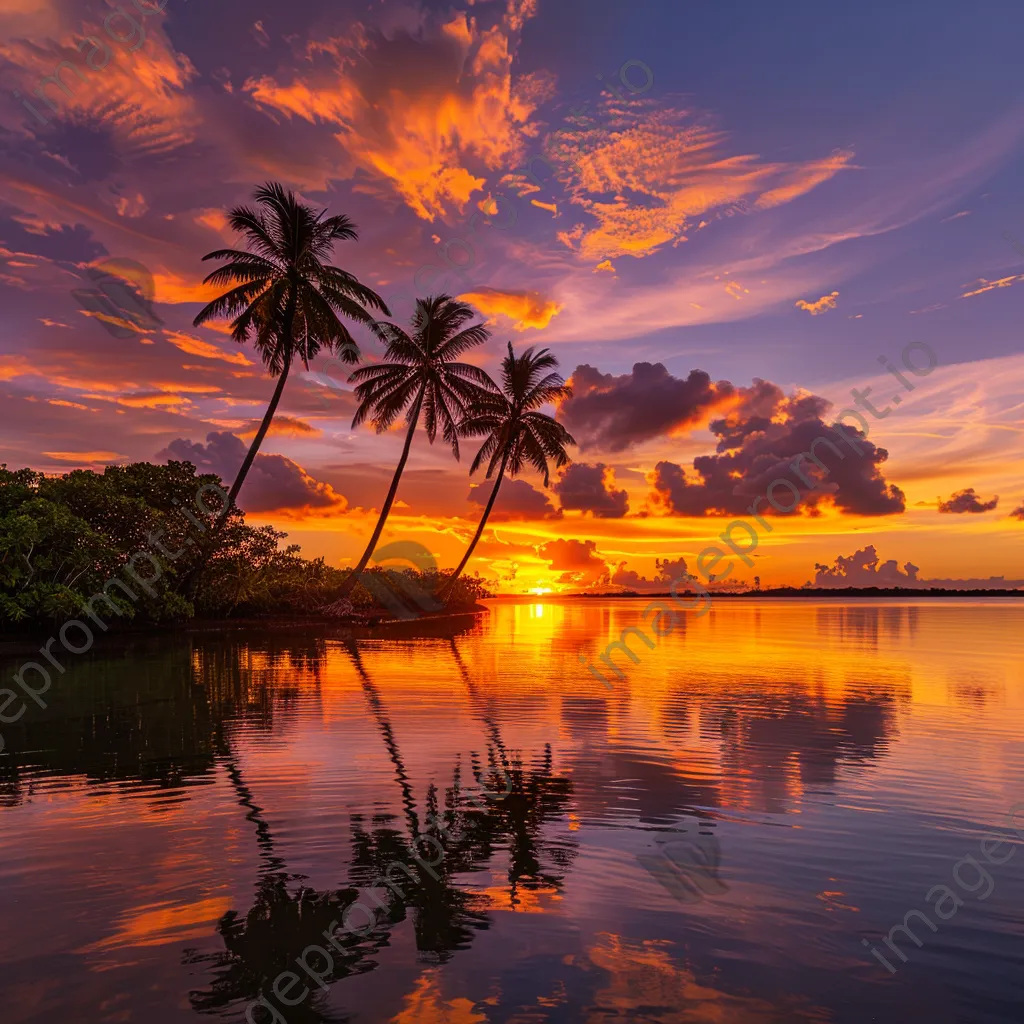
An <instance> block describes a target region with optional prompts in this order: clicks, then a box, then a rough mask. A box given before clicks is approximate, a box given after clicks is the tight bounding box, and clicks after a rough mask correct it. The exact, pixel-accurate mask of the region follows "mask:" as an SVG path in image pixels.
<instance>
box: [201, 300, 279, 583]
mask: <svg viewBox="0 0 1024 1024" xmlns="http://www.w3.org/2000/svg"><path fill="white" fill-rule="evenodd" d="M294 322H295V295H294V292H293V294H292V296H291V298H289V300H288V306H287V308H286V309H285V315H284V328H283V330H282V334H283V336H284V337H285V338H286V339H287V349H286V359H285V361H284V368H283V369H282V370H281V376H280V377H279V378H278V380H277V387H275V388H274V394H273V397H272V398H271V399H270V404H269V405H268V406H267V411H266V412H265V413H264V414H263V422H262V423H261V424H260V429H259V430H257V431H256V436H255V437H254V438H253V439H252V444H251V445H249V451H248V452H246V455H245V459H244V460H243V461H242V465H241V466H240V467H239V469H238V472H237V473H236V474H235V482H234V483H233V484H232V485H231V490H230V491H228V501H227V504H226V505H225V506H224V510H223V511H222V512H221V513H220V515H219V516H218V518H217V522H216V523H215V524H214V527H213V529H212V530H211V531H210V536H209V537H207V538H206V543H205V544H204V545H203V553H202V555H201V556H200V558H199V560H198V561H197V562H196V565H195V568H194V569H193V570H192V572H191V573H189V575H188V576H187V577H186V578H185V582H184V585H183V587H182V589H183V590H184V591H185V593H187V594H190V595H191V594H193V592H194V590H195V587H196V585H197V584H198V581H199V576H200V574H201V573H202V571H203V570H204V569H205V568H206V566H207V564H208V563H209V561H210V558H211V557H212V556H213V552H214V550H215V548H216V541H217V538H218V537H219V536H220V531H221V530H222V529H223V528H224V524H225V523H226V522H227V521H228V513H229V512H230V511H231V510H232V509H233V508H234V507H235V499H236V498H237V497H238V492H239V491H240V490H241V489H242V484H244V483H245V478H246V476H248V474H249V470H250V469H251V468H252V464H253V463H254V462H255V461H256V455H257V454H258V453H259V450H260V446H261V445H262V444H263V439H264V438H265V437H266V436H267V431H268V430H269V429H270V424H271V423H272V422H273V419H274V414H275V413H276V412H277V407H278V405H279V404H280V402H281V395H283V394H284V384H285V381H286V380H287V379H288V371H289V370H290V369H291V365H292V325H293V323H294Z"/></svg>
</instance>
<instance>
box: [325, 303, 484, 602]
mask: <svg viewBox="0 0 1024 1024" xmlns="http://www.w3.org/2000/svg"><path fill="white" fill-rule="evenodd" d="M474 315H475V311H474V310H473V308H472V306H469V305H467V304H466V303H465V302H459V301H458V300H456V299H453V298H452V297H451V296H449V295H434V296H428V297H427V298H426V299H417V300H416V310H415V312H414V313H413V316H412V327H413V333H412V334H411V335H409V334H406V333H405V331H403V330H402V328H401V327H399V326H398V325H397V324H393V323H389V322H382V323H379V324H378V325H377V330H378V332H379V335H380V337H381V338H382V339H383V340H384V341H386V343H387V350H386V351H385V353H384V359H383V361H382V362H380V363H375V364H374V365H372V366H364V367H361V368H360V369H358V370H356V371H355V373H353V374H352V376H351V377H350V378H349V381H350V382H351V383H355V384H356V389H355V393H356V397H357V398H358V399H359V403H360V404H359V408H358V409H356V414H355V417H354V418H353V420H352V426H353V427H357V426H359V424H360V423H363V422H364V421H366V420H369V421H370V422H371V423H372V424H373V426H374V429H375V430H376V431H377V433H378V434H381V433H383V432H384V431H385V430H387V429H388V428H389V427H390V426H391V425H392V424H393V423H394V422H395V420H396V419H398V417H399V416H400V415H401V413H402V412H403V411H405V422H406V424H407V429H406V433H405V445H404V446H403V448H402V455H401V457H400V458H399V460H398V466H397V468H396V469H395V475H394V478H393V479H392V481H391V487H390V489H389V490H388V494H387V497H386V498H385V499H384V504H383V505H382V506H381V510H380V515H379V516H378V518H377V525H376V527H375V528H374V531H373V534H372V535H371V536H370V541H369V543H368V544H367V545H366V550H365V551H364V552H363V556H362V558H360V559H359V562H358V563H357V565H356V567H355V568H354V569H353V570H352V572H351V574H350V575H349V576H348V578H347V579H346V580H345V582H344V584H343V585H342V588H341V592H340V596H339V598H338V600H337V601H335V602H334V603H333V604H331V605H328V606H327V608H326V609H325V611H326V612H328V613H329V614H333V613H335V612H337V613H341V612H343V611H345V610H346V606H347V597H348V594H349V593H351V591H352V589H353V588H354V587H355V585H356V582H357V580H358V579H359V577H360V575H361V574H362V572H363V570H364V569H365V568H366V564H367V562H369V560H370V556H371V555H372V554H373V550H374V548H375V547H376V546H377V541H378V540H379V539H380V535H381V532H382V531H383V529H384V523H385V521H386V520H387V518H388V513H389V512H390V511H391V506H392V505H393V504H394V501H395V495H396V494H397V493H398V482H399V480H401V478H402V471H403V470H404V469H405V464H406V462H407V461H408V458H409V449H410V448H411V447H412V439H413V435H414V434H415V433H416V427H417V424H418V423H419V420H420V414H421V413H422V415H423V426H424V429H425V430H426V432H427V440H428V441H429V442H430V443H431V444H433V443H434V439H435V438H436V437H437V431H438V428H440V430H441V434H442V436H443V437H444V440H445V441H446V442H447V443H448V444H450V445H451V447H452V453H453V454H454V455H455V458H458V457H459V432H458V424H459V423H460V422H461V421H462V420H463V419H465V417H466V414H467V411H468V410H470V409H473V408H476V407H477V405H478V404H479V403H480V402H482V401H483V400H484V398H485V397H487V396H489V395H492V394H494V393H496V392H497V390H498V389H497V387H496V386H495V384H494V381H492V380H491V378H490V377H488V376H487V374H486V373H485V372H484V371H483V370H481V369H480V367H479V366H472V365H470V364H469V363H460V362H456V360H457V359H458V357H459V356H461V355H462V354H463V353H464V352H468V351H469V350H470V349H471V348H476V346H477V345H482V344H483V343H484V342H485V341H486V340H487V339H488V338H489V337H490V331H488V330H487V328H486V327H485V326H484V325H483V324H471V325H470V326H469V327H466V326H465V325H466V323H467V322H468V321H469V320H471V319H472V318H473V317H474Z"/></svg>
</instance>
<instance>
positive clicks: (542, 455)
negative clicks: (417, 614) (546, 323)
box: [446, 341, 576, 593]
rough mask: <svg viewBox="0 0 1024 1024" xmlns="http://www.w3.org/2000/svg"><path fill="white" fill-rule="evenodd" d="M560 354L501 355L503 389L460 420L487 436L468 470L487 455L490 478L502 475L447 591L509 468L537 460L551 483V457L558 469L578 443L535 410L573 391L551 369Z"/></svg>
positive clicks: (463, 428)
mask: <svg viewBox="0 0 1024 1024" xmlns="http://www.w3.org/2000/svg"><path fill="white" fill-rule="evenodd" d="M557 365H558V360H557V359H556V358H555V357H554V356H553V355H551V353H550V352H549V351H548V350H547V349H546V348H542V349H541V350H540V351H539V352H535V351H534V350H533V349H532V348H528V349H527V350H526V351H525V352H524V353H523V354H522V355H521V356H518V357H517V356H516V354H515V352H513V351H512V342H511V341H510V342H509V343H508V355H507V356H505V358H504V359H503V360H502V361H501V391H500V392H498V393H495V394H487V395H484V396H483V397H482V398H481V399H480V401H479V402H478V403H475V404H474V406H473V408H472V409H471V411H470V413H469V415H468V416H467V417H466V418H465V419H464V420H463V421H462V422H461V423H460V424H459V433H460V434H462V435H463V436H466V437H485V436H486V438H487V440H486V441H484V443H483V444H482V445H481V446H480V451H478V452H477V453H476V458H475V459H474V460H473V465H472V466H471V467H470V469H469V472H470V474H473V473H475V472H476V471H477V470H478V469H479V468H480V466H481V465H482V464H483V461H484V460H485V459H488V460H489V461H488V464H487V478H488V479H490V478H491V476H492V474H493V473H494V470H495V467H497V470H498V475H497V479H496V480H495V481H494V489H493V490H492V491H491V496H490V498H488V499H487V506H486V507H485V508H484V513H483V515H482V516H481V517H480V525H479V526H478V527H477V528H476V533H475V534H474V535H473V539H472V540H471V541H470V543H469V547H468V548H467V550H466V553H465V555H463V556H462V561H461V562H459V565H458V568H456V570H455V572H454V573H453V574H452V577H451V579H450V580H449V581H448V584H447V587H446V593H447V592H448V591H450V590H451V588H452V587H453V586H454V584H455V581H456V580H457V579H458V578H459V576H460V575H461V574H462V570H463V569H465V568H466V563H467V562H468V561H469V560H470V558H472V556H473V549H474V548H475V547H476V546H477V543H478V541H479V540H480V537H481V535H482V534H483V532H484V526H486V525H487V518H488V516H490V514H491V509H492V508H494V501H495V499H496V498H497V497H498V488H499V487H501V481H502V479H503V478H504V476H505V473H506V471H507V472H508V475H509V476H511V477H514V476H516V475H517V474H519V473H521V472H522V471H523V469H524V468H525V467H526V465H527V464H530V465H531V466H533V467H534V468H535V469H536V470H537V471H538V472H539V473H540V474H541V475H542V476H543V478H544V486H545V487H547V485H548V479H549V475H548V459H553V460H554V463H555V466H556V467H558V468H559V469H560V468H561V467H562V466H565V465H566V464H567V463H568V462H569V456H568V454H567V453H566V450H565V449H566V446H567V445H570V444H575V443H576V441H575V440H574V439H573V437H572V435H571V434H570V433H569V432H568V431H567V430H566V429H565V427H563V426H562V424H561V423H558V422H557V421H556V420H555V419H554V418H553V417H551V416H548V415H546V414H545V413H542V412H536V411H535V410H537V409H538V408H539V407H540V406H542V405H546V404H548V403H550V402H557V401H561V400H562V399H564V398H569V397H570V396H571V395H572V389H571V388H569V387H567V386H566V383H565V381H564V380H563V379H562V377H560V376H559V375H558V374H557V373H554V372H547V371H553V369H554V367H556V366H557Z"/></svg>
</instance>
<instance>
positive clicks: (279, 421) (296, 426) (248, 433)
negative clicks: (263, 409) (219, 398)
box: [234, 416, 323, 440]
mask: <svg viewBox="0 0 1024 1024" xmlns="http://www.w3.org/2000/svg"><path fill="white" fill-rule="evenodd" d="M259 426H260V421H259V420H249V421H248V422H247V423H244V424H243V425H242V426H241V427H240V428H239V429H238V430H236V431H234V433H235V434H236V435H237V436H238V437H241V438H245V439H246V440H248V439H249V438H250V437H255V436H256V431H257V430H259ZM322 433H323V431H322V430H320V429H319V428H317V427H314V426H312V425H311V424H309V423H306V422H305V420H300V419H296V418H295V417H294V416H275V417H274V419H273V421H272V422H271V424H270V429H269V430H268V431H267V437H319V436H320V435H321V434H322Z"/></svg>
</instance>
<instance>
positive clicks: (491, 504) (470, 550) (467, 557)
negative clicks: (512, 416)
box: [444, 451, 508, 598]
mask: <svg viewBox="0 0 1024 1024" xmlns="http://www.w3.org/2000/svg"><path fill="white" fill-rule="evenodd" d="M506 462H508V452H507V451H506V452H505V454H504V455H503V456H502V459H501V466H500V467H499V469H498V479H497V480H495V481H494V489H493V490H492V491H491V496H490V497H489V498H488V499H487V506H486V507H485V508H484V514H483V515H482V516H481V517H480V525H479V526H478V527H477V528H476V533H474V534H473V539H472V540H471V541H470V542H469V547H468V548H467V549H466V553H465V554H464V555H463V556H462V561H461V562H459V564H458V566H457V567H456V569H455V572H454V573H452V578H451V579H450V580H449V581H448V583H447V584H446V585H445V588H444V596H445V597H446V598H447V597H448V595H449V594H450V593H451V592H452V587H454V586H455V581H456V580H457V579H458V578H459V577H460V576H461V575H462V570H463V569H465V568H466V563H467V562H468V561H469V560H470V559H471V558H472V557H473V550H474V549H475V548H476V546H477V544H478V543H479V542H480V538H481V537H482V536H483V532H484V527H485V526H486V525H487V517H488V516H489V515H490V514H491V509H492V508H494V501H495V499H496V498H497V497H498V488H499V487H500V486H501V481H502V479H503V478H504V476H505V463H506Z"/></svg>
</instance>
